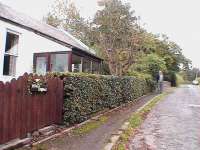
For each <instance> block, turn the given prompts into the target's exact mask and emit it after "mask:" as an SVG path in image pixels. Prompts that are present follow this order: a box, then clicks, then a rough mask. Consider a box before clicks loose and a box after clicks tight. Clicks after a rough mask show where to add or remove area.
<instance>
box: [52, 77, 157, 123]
mask: <svg viewBox="0 0 200 150" xmlns="http://www.w3.org/2000/svg"><path fill="white" fill-rule="evenodd" d="M54 76H59V77H60V78H61V79H63V80H64V122H65V124H66V125H70V124H75V123H80V122H83V121H85V120H87V119H88V118H90V117H91V115H92V114H94V113H96V112H98V111H101V110H104V109H112V108H115V107H117V106H120V105H121V104H124V103H127V102H129V101H134V100H136V99H137V98H138V97H141V96H142V95H144V94H146V93H149V92H151V91H152V90H153V89H154V87H155V86H154V85H155V84H154V82H153V81H152V80H150V79H142V78H135V77H116V76H103V75H91V74H73V73H67V74H54Z"/></svg>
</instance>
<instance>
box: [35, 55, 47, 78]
mask: <svg viewBox="0 0 200 150" xmlns="http://www.w3.org/2000/svg"><path fill="white" fill-rule="evenodd" d="M46 72H47V57H45V56H44V57H43V56H40V57H37V58H36V73H37V74H38V75H45V74H46Z"/></svg>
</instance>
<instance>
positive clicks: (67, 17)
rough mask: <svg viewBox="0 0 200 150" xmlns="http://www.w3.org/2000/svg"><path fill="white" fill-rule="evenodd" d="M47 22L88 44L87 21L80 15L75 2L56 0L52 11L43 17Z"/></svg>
mask: <svg viewBox="0 0 200 150" xmlns="http://www.w3.org/2000/svg"><path fill="white" fill-rule="evenodd" d="M44 20H45V21H46V23H47V24H49V25H52V26H54V27H60V28H63V29H64V30H66V31H68V32H69V33H71V34H72V35H73V36H75V37H76V38H78V39H79V40H81V41H82V42H84V43H86V44H88V38H87V37H88V36H87V34H88V33H89V23H88V22H87V21H86V20H85V19H84V18H83V17H81V16H80V13H79V11H78V10H77V8H76V6H75V4H74V3H73V2H72V1H70V0H58V1H55V4H54V5H53V6H52V11H51V12H49V13H48V15H47V17H45V18H44Z"/></svg>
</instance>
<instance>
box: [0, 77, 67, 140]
mask: <svg viewBox="0 0 200 150" xmlns="http://www.w3.org/2000/svg"><path fill="white" fill-rule="evenodd" d="M30 77H32V78H33V79H46V83H47V84H46V85H47V92H46V93H43V94H33V95H30V93H29V92H28V90H27V89H28V87H29V82H28V80H29V79H30ZM62 106H63V81H62V80H60V79H59V78H56V77H41V76H32V75H28V74H24V75H23V76H21V77H19V78H18V79H17V80H15V79H13V80H12V81H11V82H9V83H5V84H4V83H3V82H0V144H3V143H6V142H8V141H10V140H12V139H16V138H24V137H26V136H27V133H29V132H33V131H35V130H37V129H40V128H43V127H45V126H48V125H52V124H60V123H61V122H62Z"/></svg>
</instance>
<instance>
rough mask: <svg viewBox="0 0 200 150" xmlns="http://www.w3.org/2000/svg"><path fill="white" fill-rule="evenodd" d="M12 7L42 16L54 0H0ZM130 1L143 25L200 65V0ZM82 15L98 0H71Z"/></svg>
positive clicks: (93, 8) (88, 14)
mask: <svg viewBox="0 0 200 150" xmlns="http://www.w3.org/2000/svg"><path fill="white" fill-rule="evenodd" d="M0 1H1V2H3V3H4V4H7V5H9V6H11V7H13V8H14V9H16V10H18V11H21V12H24V13H26V14H28V15H30V16H32V17H34V18H37V19H40V20H41V19H42V17H43V16H44V15H45V14H46V13H47V12H48V10H49V7H50V6H51V5H52V4H53V1H54V0H0ZM123 1H126V2H130V3H131V5H132V7H133V8H134V9H135V10H136V14H137V15H140V16H141V18H142V22H143V23H146V25H145V28H147V29H148V31H151V32H153V33H164V34H167V35H168V36H169V37H170V38H171V39H172V40H173V41H175V42H177V43H178V44H179V45H180V46H181V47H182V48H183V52H184V54H185V55H186V57H188V58H190V59H191V60H192V61H193V64H194V66H196V67H199V68H200V55H198V54H199V51H200V19H199V17H200V9H199V6H200V1H199V0H123ZM74 2H75V3H76V5H77V7H78V9H79V10H80V13H81V15H82V16H84V17H90V18H92V17H93V15H94V13H95V12H96V10H97V9H98V6H97V3H96V2H97V0H74Z"/></svg>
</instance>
